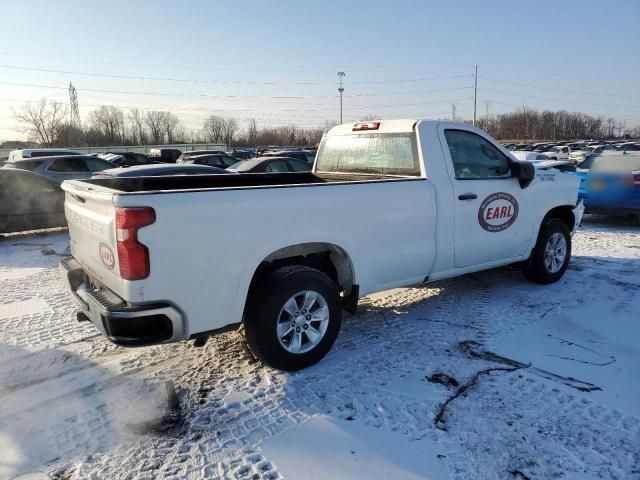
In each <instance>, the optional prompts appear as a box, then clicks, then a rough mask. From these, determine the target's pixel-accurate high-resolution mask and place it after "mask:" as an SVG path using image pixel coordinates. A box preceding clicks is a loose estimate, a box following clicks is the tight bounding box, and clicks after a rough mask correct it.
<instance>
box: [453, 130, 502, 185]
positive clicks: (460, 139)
mask: <svg viewBox="0 0 640 480" xmlns="http://www.w3.org/2000/svg"><path fill="white" fill-rule="evenodd" d="M444 135H445V138H446V139H447V145H448V147H449V152H450V153H451V160H452V162H453V168H454V171H455V175H456V178H457V179H463V180H473V179H486V178H505V177H506V176H507V175H509V159H508V158H507V157H506V156H505V155H504V154H503V153H502V152H500V151H499V150H498V149H497V148H496V147H494V146H493V145H492V144H491V143H489V142H488V141H487V140H485V139H484V138H482V137H481V136H480V135H477V134H475V133H473V132H468V131H466V130H445V132H444Z"/></svg>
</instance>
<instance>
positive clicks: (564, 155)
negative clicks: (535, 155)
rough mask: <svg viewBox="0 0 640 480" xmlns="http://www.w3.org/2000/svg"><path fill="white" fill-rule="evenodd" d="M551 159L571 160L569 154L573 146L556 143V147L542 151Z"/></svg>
mask: <svg viewBox="0 0 640 480" xmlns="http://www.w3.org/2000/svg"><path fill="white" fill-rule="evenodd" d="M542 153H544V154H545V155H546V156H547V157H549V158H550V159H551V160H569V154H570V153H571V148H570V147H567V146H566V145H556V146H554V147H549V148H546V149H544V150H543V151H542Z"/></svg>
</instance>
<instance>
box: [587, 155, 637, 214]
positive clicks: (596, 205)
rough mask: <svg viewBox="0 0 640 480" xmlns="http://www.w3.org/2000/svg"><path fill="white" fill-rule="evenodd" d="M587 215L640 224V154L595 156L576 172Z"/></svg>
mask: <svg viewBox="0 0 640 480" xmlns="http://www.w3.org/2000/svg"><path fill="white" fill-rule="evenodd" d="M576 174H577V175H578V176H579V177H580V190H579V192H578V196H579V197H580V198H581V199H582V201H583V202H584V206H585V213H597V214H603V215H616V216H628V215H633V216H636V217H637V218H638V219H639V220H640V154H636V153H624V154H610V155H607V154H601V155H593V156H591V157H589V158H588V159H587V160H585V161H584V162H582V163H580V164H579V165H578V167H577V169H576Z"/></svg>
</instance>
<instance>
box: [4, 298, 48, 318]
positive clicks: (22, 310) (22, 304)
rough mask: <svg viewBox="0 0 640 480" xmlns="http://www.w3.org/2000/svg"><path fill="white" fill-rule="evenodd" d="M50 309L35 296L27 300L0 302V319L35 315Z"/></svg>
mask: <svg viewBox="0 0 640 480" xmlns="http://www.w3.org/2000/svg"><path fill="white" fill-rule="evenodd" d="M50 310H51V307H49V305H47V303H46V302H43V301H42V300H41V299H40V298H37V297H34V298H30V299H28V300H18V301H16V302H12V303H8V304H6V303H5V304H0V320H5V319H7V318H14V317H20V316H25V315H35V314H37V313H43V312H48V311H50Z"/></svg>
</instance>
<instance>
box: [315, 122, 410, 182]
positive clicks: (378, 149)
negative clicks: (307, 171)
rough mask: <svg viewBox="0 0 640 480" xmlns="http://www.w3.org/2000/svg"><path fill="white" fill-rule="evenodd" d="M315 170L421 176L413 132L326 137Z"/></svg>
mask: <svg viewBox="0 0 640 480" xmlns="http://www.w3.org/2000/svg"><path fill="white" fill-rule="evenodd" d="M316 171H317V172H326V173H335V172H338V173H367V174H378V175H405V176H419V175H420V166H419V164H418V155H417V149H416V143H415V135H414V134H413V133H374V134H358V135H333V136H328V137H325V139H324V140H323V141H322V145H321V146H320V150H319V151H318V156H317V159H316Z"/></svg>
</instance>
